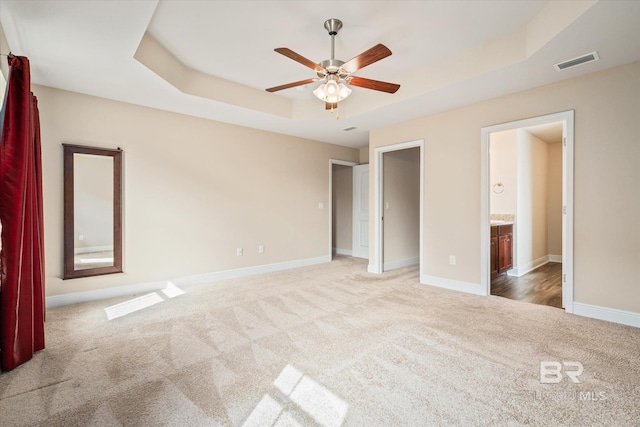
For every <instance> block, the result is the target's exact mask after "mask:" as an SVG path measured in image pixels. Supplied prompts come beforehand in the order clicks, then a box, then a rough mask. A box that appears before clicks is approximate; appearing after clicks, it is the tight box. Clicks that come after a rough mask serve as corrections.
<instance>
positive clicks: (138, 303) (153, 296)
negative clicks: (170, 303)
mask: <svg viewBox="0 0 640 427" xmlns="http://www.w3.org/2000/svg"><path fill="white" fill-rule="evenodd" d="M162 301H164V299H162V297H161V296H160V295H158V293H157V292H152V293H150V294H147V295H143V296H141V297H138V298H134V299H132V300H129V301H125V302H121V303H120V304H116V305H112V306H111V307H106V308H105V309H104V311H105V313H107V319H109V320H113V319H117V318H118V317H122V316H126V315H127V314H131V313H134V312H136V311H139V310H143V309H145V308H147V307H151V306H152V305H155V304H158V303H159V302H162Z"/></svg>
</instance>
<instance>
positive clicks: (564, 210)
mask: <svg viewBox="0 0 640 427" xmlns="http://www.w3.org/2000/svg"><path fill="white" fill-rule="evenodd" d="M562 213H563V214H565V215H566V214H567V206H566V205H565V206H563V207H562Z"/></svg>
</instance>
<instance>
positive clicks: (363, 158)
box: [360, 147, 369, 165]
mask: <svg viewBox="0 0 640 427" xmlns="http://www.w3.org/2000/svg"><path fill="white" fill-rule="evenodd" d="M367 163H369V147H362V148H360V164H361V165H365V164H367Z"/></svg>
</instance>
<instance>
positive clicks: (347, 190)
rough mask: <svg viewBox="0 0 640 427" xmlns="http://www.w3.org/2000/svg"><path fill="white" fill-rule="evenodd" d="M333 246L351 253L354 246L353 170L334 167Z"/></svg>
mask: <svg viewBox="0 0 640 427" xmlns="http://www.w3.org/2000/svg"><path fill="white" fill-rule="evenodd" d="M332 184H333V191H332V194H333V200H332V205H333V212H332V219H333V223H332V238H333V240H332V246H333V248H334V249H339V250H342V251H347V252H350V251H351V248H352V246H353V243H352V242H353V232H352V230H353V168H352V167H350V166H342V165H333V180H332Z"/></svg>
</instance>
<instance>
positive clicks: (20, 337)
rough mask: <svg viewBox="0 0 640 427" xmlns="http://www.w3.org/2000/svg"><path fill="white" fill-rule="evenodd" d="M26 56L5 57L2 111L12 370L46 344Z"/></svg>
mask: <svg viewBox="0 0 640 427" xmlns="http://www.w3.org/2000/svg"><path fill="white" fill-rule="evenodd" d="M30 88H31V78H30V71H29V60H28V59H27V58H26V57H23V56H10V57H9V78H8V80H7V91H6V95H5V100H4V104H3V108H2V114H0V126H2V127H1V133H0V223H1V224H2V249H1V252H0V356H1V360H0V362H1V363H0V367H1V368H2V369H3V370H10V369H13V368H15V367H16V366H18V365H20V364H21V363H24V362H26V361H27V360H29V359H31V358H32V357H33V353H35V352H36V351H38V350H42V349H43V348H44V315H45V305H44V245H43V214H42V162H41V159H40V119H39V115H38V104H37V99H36V97H35V96H34V95H33V93H32V92H31V90H30Z"/></svg>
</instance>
